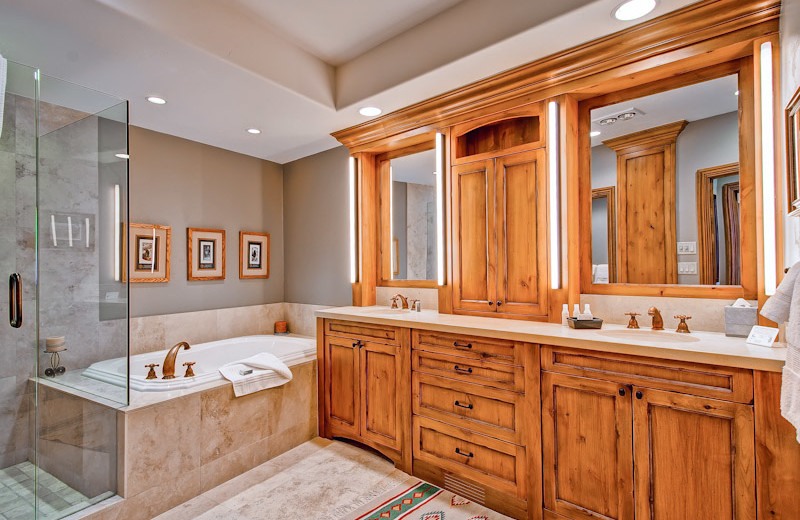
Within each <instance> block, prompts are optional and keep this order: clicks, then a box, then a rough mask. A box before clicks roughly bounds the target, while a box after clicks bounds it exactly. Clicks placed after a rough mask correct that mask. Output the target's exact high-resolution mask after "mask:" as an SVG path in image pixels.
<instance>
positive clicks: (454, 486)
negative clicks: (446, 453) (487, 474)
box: [444, 471, 486, 505]
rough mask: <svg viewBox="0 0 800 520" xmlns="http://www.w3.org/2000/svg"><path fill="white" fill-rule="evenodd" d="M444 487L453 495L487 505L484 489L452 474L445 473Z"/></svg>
mask: <svg viewBox="0 0 800 520" xmlns="http://www.w3.org/2000/svg"><path fill="white" fill-rule="evenodd" d="M444 487H445V488H447V489H448V490H450V491H452V492H453V493H455V494H457V495H459V496H462V497H464V498H466V499H469V500H472V501H473V502H476V503H478V504H480V505H485V503H486V493H485V492H484V490H483V488H482V487H480V486H477V485H475V484H473V483H471V482H467V481H466V480H463V479H461V478H460V477H458V476H456V475H453V474H452V473H448V472H446V471H445V472H444Z"/></svg>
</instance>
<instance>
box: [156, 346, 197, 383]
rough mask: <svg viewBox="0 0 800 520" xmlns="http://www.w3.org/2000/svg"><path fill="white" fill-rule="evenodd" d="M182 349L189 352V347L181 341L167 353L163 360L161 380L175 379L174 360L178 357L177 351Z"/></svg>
mask: <svg viewBox="0 0 800 520" xmlns="http://www.w3.org/2000/svg"><path fill="white" fill-rule="evenodd" d="M181 347H183V348H184V349H186V350H189V349H190V348H192V347H190V346H189V344H188V343H186V342H185V341H181V342H180V343H178V344H177V345H175V346H174V347H172V348H171V349H169V352H167V357H165V358H164V370H163V373H164V375H163V376H162V378H161V379H175V358H176V357H178V351H179V350H180V349H181Z"/></svg>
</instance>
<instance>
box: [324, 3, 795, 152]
mask: <svg viewBox="0 0 800 520" xmlns="http://www.w3.org/2000/svg"><path fill="white" fill-rule="evenodd" d="M779 17H780V1H778V0H704V1H700V2H697V3H694V4H692V5H689V6H686V7H684V8H683V9H678V10H676V11H673V12H670V13H667V14H665V15H662V16H660V17H658V18H654V19H653V20H650V21H647V22H644V23H641V24H639V25H635V26H633V27H631V28H629V29H626V30H624V31H620V32H617V33H614V34H611V35H609V36H606V37H603V38H599V39H597V40H594V41H591V42H588V43H585V44H582V45H579V46H576V47H573V48H571V49H567V50H564V51H562V52H559V53H556V54H553V55H551V56H547V57H545V58H542V59H539V60H536V61H534V62H531V63H528V64H526V65H522V66H520V67H516V68H514V69H510V70H508V71H506V72H502V73H500V74H496V75H494V76H491V77H489V78H486V79H483V80H480V81H476V82H474V83H471V84H469V85H467V86H464V87H461V88H458V89H455V90H452V91H450V92H446V93H444V94H441V95H439V96H436V97H433V98H430V99H427V100H425V101H422V102H420V103H417V104H414V105H411V106H409V107H406V108H403V109H400V110H396V111H394V112H391V113H389V114H386V115H384V116H381V117H377V118H375V119H371V120H370V121H367V122H364V123H361V124H359V125H356V126H352V127H349V128H345V129H343V130H339V131H337V132H333V133H332V134H331V135H332V136H333V137H334V138H336V139H337V140H338V141H339V142H340V143H342V144H343V145H344V146H346V147H348V148H350V151H351V152H356V151H361V150H374V149H375V148H376V147H379V146H384V145H385V144H386V143H391V142H393V141H396V140H399V139H403V138H407V137H411V136H414V135H416V134H419V133H423V132H428V131H431V130H434V129H436V128H444V127H447V126H451V125H453V124H456V123H461V122H464V121H466V120H468V119H471V118H475V117H480V116H482V115H488V114H491V113H496V112H500V111H502V110H505V109H508V108H513V107H517V106H520V105H522V104H525V103H529V102H533V101H538V100H542V99H546V98H548V97H552V96H555V95H559V94H563V93H565V92H575V91H577V90H585V91H586V93H587V95H586V96H584V97H591V96H593V95H597V93H598V92H597V91H596V90H595V91H593V89H595V88H596V85H597V83H596V82H597V78H599V77H604V79H610V78H611V77H612V76H613V75H614V74H617V75H618V76H622V75H635V74H637V73H638V74H639V75H640V76H642V77H643V78H645V79H644V80H643V81H642V83H646V82H649V81H652V79H653V78H651V79H646V76H645V75H643V74H641V73H642V72H644V71H648V70H651V69H653V68H655V67H658V66H661V65H664V64H667V63H670V62H675V61H678V60H681V59H685V58H689V57H693V56H697V57H705V58H708V57H711V55H712V51H718V50H719V49H721V48H723V47H726V46H732V47H733V48H732V49H731V54H728V55H727V57H726V58H723V59H720V58H719V57H713V58H712V59H716V60H717V61H727V60H731V59H734V58H737V57H741V56H744V55H747V54H749V53H750V52H752V49H751V48H750V47H751V45H750V43H749V42H750V41H752V40H753V39H754V38H756V37H759V36H762V35H765V34H770V33H777V32H778V24H779ZM567 86H568V87H567Z"/></svg>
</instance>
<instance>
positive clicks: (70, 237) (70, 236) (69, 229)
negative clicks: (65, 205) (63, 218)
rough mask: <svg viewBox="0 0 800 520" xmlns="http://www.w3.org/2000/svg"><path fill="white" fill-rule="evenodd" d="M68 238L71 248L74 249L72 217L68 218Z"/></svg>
mask: <svg viewBox="0 0 800 520" xmlns="http://www.w3.org/2000/svg"><path fill="white" fill-rule="evenodd" d="M67 238H68V239H69V247H72V217H67Z"/></svg>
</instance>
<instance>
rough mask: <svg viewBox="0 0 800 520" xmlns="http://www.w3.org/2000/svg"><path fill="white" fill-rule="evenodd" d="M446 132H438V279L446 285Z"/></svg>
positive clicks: (441, 283) (440, 283)
mask: <svg viewBox="0 0 800 520" xmlns="http://www.w3.org/2000/svg"><path fill="white" fill-rule="evenodd" d="M444 145H445V142H444V134H442V133H437V134H436V262H437V266H436V267H437V277H436V278H437V280H438V282H439V285H444V175H445V173H444V172H445V171H446V170H447V168H446V167H445V164H444Z"/></svg>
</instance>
